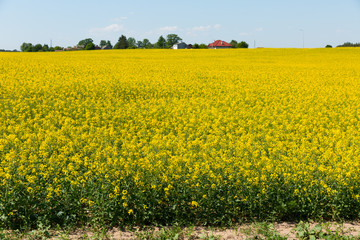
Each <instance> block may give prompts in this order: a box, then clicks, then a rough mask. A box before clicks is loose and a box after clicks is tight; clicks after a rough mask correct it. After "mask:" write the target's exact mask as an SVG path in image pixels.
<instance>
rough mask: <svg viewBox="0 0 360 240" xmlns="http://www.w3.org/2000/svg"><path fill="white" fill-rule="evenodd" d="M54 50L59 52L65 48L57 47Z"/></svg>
mask: <svg viewBox="0 0 360 240" xmlns="http://www.w3.org/2000/svg"><path fill="white" fill-rule="evenodd" d="M54 50H55V51H57V50H63V48H62V47H60V46H56V47H55V48H54Z"/></svg>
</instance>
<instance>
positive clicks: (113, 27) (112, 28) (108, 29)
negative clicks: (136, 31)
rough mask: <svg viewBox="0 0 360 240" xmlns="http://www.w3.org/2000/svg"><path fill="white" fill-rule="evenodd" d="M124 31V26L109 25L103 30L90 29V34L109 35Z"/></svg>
mask: <svg viewBox="0 0 360 240" xmlns="http://www.w3.org/2000/svg"><path fill="white" fill-rule="evenodd" d="M122 30H124V25H122V24H121V25H119V24H117V23H114V24H111V25H109V26H106V27H103V28H92V29H90V32H91V33H110V32H119V31H122Z"/></svg>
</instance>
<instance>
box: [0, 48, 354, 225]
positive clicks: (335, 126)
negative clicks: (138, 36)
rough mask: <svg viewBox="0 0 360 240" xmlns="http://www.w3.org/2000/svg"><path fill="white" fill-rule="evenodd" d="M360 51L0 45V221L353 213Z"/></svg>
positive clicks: (217, 220)
mask: <svg viewBox="0 0 360 240" xmlns="http://www.w3.org/2000/svg"><path fill="white" fill-rule="evenodd" d="M359 54H360V51H359V50H358V49H253V50H251V49H246V50H244V49H229V50H204V51H201V50H178V51H171V50H129V51H116V50H109V51H89V52H85V51H79V52H56V53H0V219H1V221H0V226H1V227H6V228H21V227H36V224H37V223H38V222H44V223H46V224H49V225H53V226H55V225H57V224H59V225H64V226H66V225H71V224H74V223H76V224H86V223H88V222H91V221H92V219H100V220H101V221H102V222H106V223H110V224H113V225H133V224H137V225H143V224H171V223H176V222H177V223H179V222H180V223H192V224H230V223H233V222H240V221H243V220H247V219H253V218H257V219H263V220H265V219H269V218H271V219H275V220H297V219H301V218H325V219H337V218H343V219H356V218H359V212H360V197H359V196H360V184H359V182H360V132H359V126H360V121H359V114H360V58H359V57H358V56H359Z"/></svg>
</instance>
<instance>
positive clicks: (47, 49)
mask: <svg viewBox="0 0 360 240" xmlns="http://www.w3.org/2000/svg"><path fill="white" fill-rule="evenodd" d="M42 50H43V51H44V52H48V51H49V45H47V44H44V46H43V47H42Z"/></svg>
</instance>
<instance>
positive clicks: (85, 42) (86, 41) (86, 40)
mask: <svg viewBox="0 0 360 240" xmlns="http://www.w3.org/2000/svg"><path fill="white" fill-rule="evenodd" d="M93 42H94V40H92V39H91V38H86V39H83V40H81V41H80V42H79V43H78V47H86V45H87V44H88V43H93Z"/></svg>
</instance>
